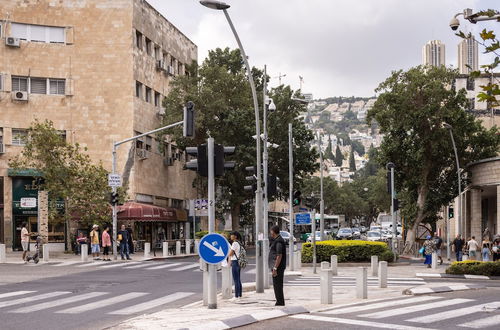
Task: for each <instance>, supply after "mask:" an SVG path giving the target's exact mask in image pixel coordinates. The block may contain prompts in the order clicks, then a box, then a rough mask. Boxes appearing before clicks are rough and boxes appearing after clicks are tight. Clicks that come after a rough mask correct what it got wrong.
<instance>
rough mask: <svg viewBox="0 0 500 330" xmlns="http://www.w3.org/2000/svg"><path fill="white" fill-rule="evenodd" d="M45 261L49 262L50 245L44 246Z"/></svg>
mask: <svg viewBox="0 0 500 330" xmlns="http://www.w3.org/2000/svg"><path fill="white" fill-rule="evenodd" d="M43 261H44V262H49V245H48V244H44V245H43Z"/></svg>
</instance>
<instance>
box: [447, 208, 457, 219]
mask: <svg viewBox="0 0 500 330" xmlns="http://www.w3.org/2000/svg"><path fill="white" fill-rule="evenodd" d="M454 211H455V210H454V209H453V206H450V207H448V219H451V218H453V217H454V216H455V212H454Z"/></svg>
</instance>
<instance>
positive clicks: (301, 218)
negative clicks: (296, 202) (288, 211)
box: [295, 213, 311, 225]
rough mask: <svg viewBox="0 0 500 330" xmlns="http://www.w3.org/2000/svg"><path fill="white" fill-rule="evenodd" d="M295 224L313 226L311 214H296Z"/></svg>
mask: <svg viewBox="0 0 500 330" xmlns="http://www.w3.org/2000/svg"><path fill="white" fill-rule="evenodd" d="M295 224H296V225H310V224H311V214H310V213H296V214H295Z"/></svg>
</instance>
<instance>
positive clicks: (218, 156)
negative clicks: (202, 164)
mask: <svg viewBox="0 0 500 330" xmlns="http://www.w3.org/2000/svg"><path fill="white" fill-rule="evenodd" d="M214 148H215V150H214V151H215V176H223V175H224V170H226V169H228V170H229V169H234V167H235V166H236V162H234V161H225V159H224V158H225V156H230V155H232V154H234V152H235V150H236V147H224V146H222V145H220V144H216V145H214Z"/></svg>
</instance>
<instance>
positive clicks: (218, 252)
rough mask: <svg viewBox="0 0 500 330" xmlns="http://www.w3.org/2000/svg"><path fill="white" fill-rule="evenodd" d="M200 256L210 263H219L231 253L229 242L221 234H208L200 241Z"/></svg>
mask: <svg viewBox="0 0 500 330" xmlns="http://www.w3.org/2000/svg"><path fill="white" fill-rule="evenodd" d="M198 254H199V255H200V258H201V259H203V260H204V261H205V262H206V263H208V264H218V263H219V262H221V261H222V260H224V259H226V258H227V255H228V254H229V242H228V241H227V239H226V238H225V237H224V236H222V235H220V234H215V233H212V234H207V235H205V236H203V238H202V239H201V241H200V248H199V249H198Z"/></svg>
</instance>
